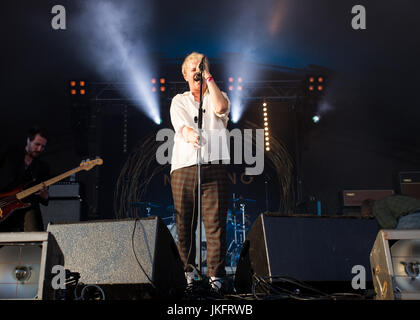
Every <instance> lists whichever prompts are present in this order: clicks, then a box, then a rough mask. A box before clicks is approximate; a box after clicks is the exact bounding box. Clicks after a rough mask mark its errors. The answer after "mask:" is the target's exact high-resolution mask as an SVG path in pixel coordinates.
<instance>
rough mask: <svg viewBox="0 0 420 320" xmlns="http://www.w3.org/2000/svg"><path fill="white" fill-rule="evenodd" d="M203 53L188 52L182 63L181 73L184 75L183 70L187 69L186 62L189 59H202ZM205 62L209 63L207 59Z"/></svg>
mask: <svg viewBox="0 0 420 320" xmlns="http://www.w3.org/2000/svg"><path fill="white" fill-rule="evenodd" d="M203 56H204V54H203V53H199V52H193V53H190V54H189V55H188V56H187V57H186V58H185V60H184V63H183V64H182V75H183V76H184V77H185V71H186V69H187V63H188V62H190V61H191V60H196V61H201V59H203ZM207 64H208V65H209V62H208V61H207Z"/></svg>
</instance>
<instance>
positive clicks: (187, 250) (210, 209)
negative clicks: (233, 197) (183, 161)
mask: <svg viewBox="0 0 420 320" xmlns="http://www.w3.org/2000/svg"><path fill="white" fill-rule="evenodd" d="M197 180H198V177H197V166H190V167H185V168H180V169H177V170H174V171H173V172H172V174H171V188H172V196H173V200H174V209H175V219H176V224H177V232H178V251H179V254H180V256H181V260H182V262H183V263H184V266H185V271H186V272H190V271H192V270H193V269H192V268H191V267H190V266H188V265H194V264H195V263H194V262H195V255H196V247H195V246H196V241H195V239H196V237H195V235H196V232H195V230H196V227H197V215H198V211H197V209H198V208H197ZM228 188H229V183H228V176H227V169H226V165H224V164H205V165H202V166H201V192H202V197H201V217H202V220H203V223H204V228H205V233H206V240H207V252H206V260H207V274H208V276H216V277H223V276H225V275H226V271H225V263H226V216H227V210H228V199H229V194H228V191H229V190H228ZM192 223H193V225H192ZM191 231H192V232H191Z"/></svg>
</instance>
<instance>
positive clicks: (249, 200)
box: [233, 197, 257, 202]
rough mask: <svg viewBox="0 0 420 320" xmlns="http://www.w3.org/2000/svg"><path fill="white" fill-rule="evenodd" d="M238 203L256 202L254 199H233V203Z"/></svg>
mask: <svg viewBox="0 0 420 320" xmlns="http://www.w3.org/2000/svg"><path fill="white" fill-rule="evenodd" d="M238 201H244V202H257V200H254V199H249V198H242V197H239V198H234V199H233V202H238Z"/></svg>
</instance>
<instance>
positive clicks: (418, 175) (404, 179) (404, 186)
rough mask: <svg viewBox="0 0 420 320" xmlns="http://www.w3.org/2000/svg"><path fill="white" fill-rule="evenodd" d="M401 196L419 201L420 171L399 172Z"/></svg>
mask: <svg viewBox="0 0 420 320" xmlns="http://www.w3.org/2000/svg"><path fill="white" fill-rule="evenodd" d="M400 189H401V194H403V195H405V196H409V197H413V198H417V199H420V171H411V172H400Z"/></svg>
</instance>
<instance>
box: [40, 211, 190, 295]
mask: <svg viewBox="0 0 420 320" xmlns="http://www.w3.org/2000/svg"><path fill="white" fill-rule="evenodd" d="M47 231H49V232H51V234H53V236H54V237H55V239H56V240H57V243H58V245H59V246H60V249H61V251H62V252H63V255H64V263H65V264H64V266H65V268H66V269H68V270H69V271H70V272H76V273H79V274H80V279H79V282H81V283H83V284H85V285H96V286H99V287H100V288H101V290H102V291H103V292H104V294H105V299H106V300H110V299H111V300H120V299H124V300H136V299H147V298H160V297H170V296H176V295H177V294H178V293H179V292H183V290H184V289H185V285H186V282H185V275H184V269H183V264H182V261H181V259H180V256H179V253H178V249H177V247H176V245H175V243H174V240H173V238H172V236H171V234H170V232H169V230H168V228H167V227H166V225H165V224H164V223H163V221H162V219H161V218H159V217H149V218H142V219H124V220H105V221H88V222H82V223H70V224H49V225H48V228H47Z"/></svg>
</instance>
